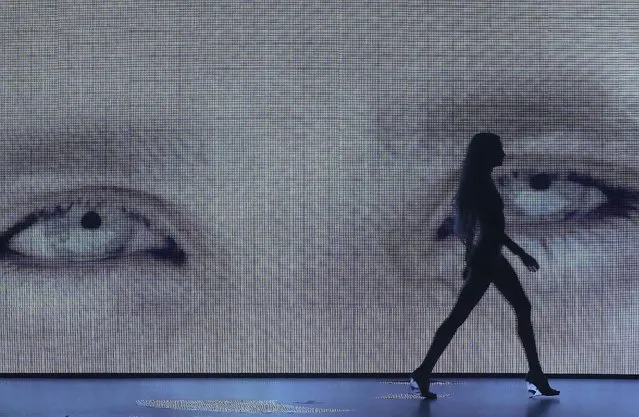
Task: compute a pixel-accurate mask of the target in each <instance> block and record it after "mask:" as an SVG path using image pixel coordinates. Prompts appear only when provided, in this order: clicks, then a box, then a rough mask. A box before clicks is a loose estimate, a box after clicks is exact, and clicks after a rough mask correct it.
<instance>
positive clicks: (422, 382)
mask: <svg viewBox="0 0 639 417" xmlns="http://www.w3.org/2000/svg"><path fill="white" fill-rule="evenodd" d="M429 387H430V376H429V375H428V374H425V373H423V372H420V371H419V370H415V371H414V372H413V373H412V374H410V389H411V390H412V391H413V392H419V394H420V395H421V396H422V397H424V398H426V399H428V400H436V399H437V394H435V393H433V392H430V390H429Z"/></svg>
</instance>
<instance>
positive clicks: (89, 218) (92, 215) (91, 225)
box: [80, 211, 102, 229]
mask: <svg viewBox="0 0 639 417" xmlns="http://www.w3.org/2000/svg"><path fill="white" fill-rule="evenodd" d="M80 223H81V224H82V227H84V228H85V229H97V228H98V227H100V225H101V224H102V218H101V217H100V215H99V214H98V213H96V212H95V211H87V212H86V213H84V216H82V220H81V221H80Z"/></svg>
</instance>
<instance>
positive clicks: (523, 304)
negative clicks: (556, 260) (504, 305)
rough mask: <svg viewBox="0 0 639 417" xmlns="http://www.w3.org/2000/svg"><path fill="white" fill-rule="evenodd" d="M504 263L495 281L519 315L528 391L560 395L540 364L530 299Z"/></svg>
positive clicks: (515, 275)
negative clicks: (527, 370)
mask: <svg viewBox="0 0 639 417" xmlns="http://www.w3.org/2000/svg"><path fill="white" fill-rule="evenodd" d="M502 265H503V267H502V268H499V272H497V273H496V274H495V278H494V279H493V283H494V284H495V286H496V287H497V289H498V290H499V292H501V293H502V295H503V296H504V297H506V300H508V302H509V303H510V305H511V306H512V307H513V309H514V310H515V314H516V315H517V334H518V335H519V339H521V343H522V345H523V346H524V351H525V352H526V359H528V366H529V369H530V371H529V372H528V375H526V381H527V382H528V383H529V386H528V392H529V393H530V396H531V397H532V396H536V395H540V394H543V395H558V394H559V391H557V390H554V389H552V388H551V387H550V385H549V384H548V380H547V379H546V377H545V376H544V374H543V372H542V370H541V365H540V364H539V356H538V355H537V344H536V343H535V333H534V331H533V326H532V320H531V305H530V301H529V300H528V297H526V293H525V292H524V289H523V288H522V287H521V283H520V282H519V279H518V278H517V274H516V273H515V271H514V270H513V268H512V266H510V264H509V263H508V261H507V260H506V259H505V258H502Z"/></svg>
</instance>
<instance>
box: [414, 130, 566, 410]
mask: <svg viewBox="0 0 639 417" xmlns="http://www.w3.org/2000/svg"><path fill="white" fill-rule="evenodd" d="M504 156H505V154H504V151H503V148H502V144H501V139H500V137H499V136H497V135H495V134H492V133H488V132H484V133H478V134H476V135H475V136H473V138H472V140H471V142H470V145H469V146H468V151H467V152H466V158H465V160H464V165H463V171H462V175H461V180H460V182H459V189H458V191H457V195H456V196H455V211H456V213H455V214H456V218H455V234H456V235H457V236H458V237H459V238H460V239H461V240H462V242H464V244H465V245H466V255H465V260H466V268H465V270H464V279H465V283H464V286H463V287H462V289H461V292H460V294H459V298H458V299H457V303H456V304H455V307H453V310H452V311H451V313H450V315H449V316H448V318H447V319H446V320H444V322H443V323H442V325H441V326H440V327H439V329H438V330H437V332H435V337H434V339H433V343H432V345H431V347H430V349H429V350H428V353H427V354H426V358H425V359H424V361H423V362H422V364H421V365H420V366H419V367H418V368H417V369H416V370H415V371H413V373H412V374H411V380H410V385H411V388H412V389H413V390H414V391H417V390H419V392H420V393H421V395H422V396H423V397H426V398H428V399H435V398H437V395H436V394H434V393H432V392H430V390H429V385H430V375H431V372H432V371H433V368H434V367H435V364H436V363H437V360H438V359H439V357H440V356H441V354H442V353H443V352H444V349H446V347H447V346H448V344H449V343H450V341H451V339H452V338H453V336H454V335H455V332H456V331H457V329H458V328H459V327H460V326H461V325H462V323H464V321H465V320H466V318H467V317H468V315H469V314H470V312H471V311H472V309H473V308H474V307H475V306H476V305H477V303H478V302H479V300H480V299H481V298H482V296H483V295H484V293H485V292H486V290H487V289H488V286H489V285H490V283H491V282H492V283H493V284H495V286H496V287H497V289H498V290H499V292H501V294H502V295H503V296H504V297H506V300H508V302H509V303H510V305H511V306H512V307H513V308H514V310H515V314H516V315H517V333H518V335H519V338H520V339H521V343H522V344H523V345H524V350H525V352H526V358H527V359H528V366H529V372H528V374H527V375H526V382H527V384H528V392H529V394H530V396H531V397H533V396H537V395H558V394H559V391H557V390H554V389H552V388H551V387H550V385H548V379H547V378H546V376H545V375H544V373H543V371H542V370H541V365H540V364H539V358H538V356H537V347H536V345H535V335H534V332H533V327H532V322H531V318H530V310H531V306H530V301H528V298H527V297H526V294H525V293H524V290H523V288H522V287H521V284H520V283H519V279H518V278H517V274H516V273H515V271H514V270H513V268H512V267H511V266H510V264H509V263H508V261H507V260H506V258H504V256H503V255H502V254H501V248H502V245H505V246H506V247H507V248H508V249H509V250H510V251H511V252H512V253H514V254H515V255H517V256H519V257H520V258H521V260H522V262H523V263H524V265H526V267H527V268H528V270H530V271H533V272H534V271H536V270H537V269H539V264H538V263H537V261H536V260H535V259H534V258H533V257H532V256H530V255H528V254H527V253H526V252H524V250H523V249H522V248H521V247H519V246H518V245H517V244H516V243H515V242H513V241H512V240H511V239H510V238H509V237H508V236H507V235H506V234H505V233H504V227H505V224H504V214H503V208H504V206H503V201H502V199H501V196H500V195H499V192H498V191H497V188H496V187H495V183H494V182H493V179H492V177H491V174H492V170H493V168H494V167H496V166H500V165H501V164H502V163H503V160H504ZM476 232H478V233H476ZM476 234H477V236H476ZM476 237H477V239H475V238H476Z"/></svg>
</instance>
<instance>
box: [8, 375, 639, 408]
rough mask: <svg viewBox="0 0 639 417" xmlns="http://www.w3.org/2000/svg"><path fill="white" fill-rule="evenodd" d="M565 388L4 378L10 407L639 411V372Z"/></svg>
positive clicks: (499, 381)
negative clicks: (430, 396)
mask: <svg viewBox="0 0 639 417" xmlns="http://www.w3.org/2000/svg"><path fill="white" fill-rule="evenodd" d="M551 384H552V385H553V387H554V388H556V389H559V390H561V395H560V396H559V397H553V398H549V397H536V398H532V399H531V398H528V394H527V391H526V385H525V383H524V381H523V378H436V379H435V381H434V383H433V384H432V388H431V390H432V391H434V392H436V393H437V394H438V395H439V397H440V398H438V399H437V400H435V401H428V400H422V399H421V397H418V396H416V395H413V394H411V392H410V388H409V386H408V379H407V378H372V379H362V378H291V379H285V378H206V379H205V378H148V379H146V378H126V379H114V378H108V379H97V378H96V379H49V378H47V379H35V378H26V379H18V378H6V379H2V380H0V416H11V417H20V416H24V417H27V416H28V417H38V416H43V417H67V416H68V417H102V416H104V417H107V416H108V417H111V416H113V417H115V416H117V417H163V416H172V417H175V416H177V417H204V416H220V417H221V416H240V415H252V416H261V415H264V416H266V415H268V416H271V417H274V416H291V415H297V414H315V415H318V414H319V415H331V416H345V417H394V416H396V417H413V416H415V417H416V416H446V417H455V416H459V417H473V416H478V417H479V416H486V417H496V416H508V417H518V416H521V417H542V416H543V417H558V416H562V417H564V416H565V417H568V416H570V417H580V416H582V417H589V416H614V417H637V416H639V406H638V405H637V403H638V402H639V395H638V393H639V381H638V380H630V379H623V380H614V379H560V378H553V379H551Z"/></svg>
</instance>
